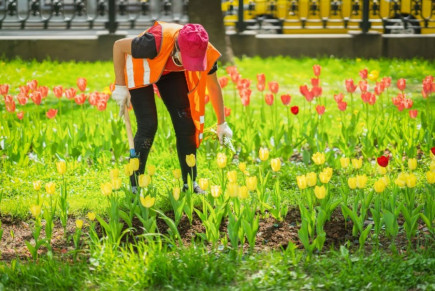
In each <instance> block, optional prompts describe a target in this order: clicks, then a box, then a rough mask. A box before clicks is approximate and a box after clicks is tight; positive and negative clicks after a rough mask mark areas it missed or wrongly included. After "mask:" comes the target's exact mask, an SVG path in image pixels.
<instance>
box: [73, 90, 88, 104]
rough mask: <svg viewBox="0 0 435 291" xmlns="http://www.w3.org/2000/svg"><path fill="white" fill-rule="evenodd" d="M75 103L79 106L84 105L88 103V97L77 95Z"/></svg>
mask: <svg viewBox="0 0 435 291" xmlns="http://www.w3.org/2000/svg"><path fill="white" fill-rule="evenodd" d="M74 101H75V102H76V103H77V104H78V105H82V104H83V103H85V101H86V95H85V94H84V93H81V94H79V95H76V96H75V97H74Z"/></svg>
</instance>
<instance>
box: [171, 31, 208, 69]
mask: <svg viewBox="0 0 435 291" xmlns="http://www.w3.org/2000/svg"><path fill="white" fill-rule="evenodd" d="M177 42H178V47H179V49H180V53H181V61H182V63H183V66H184V68H185V69H186V70H188V71H205V70H206V69H207V46H208V34H207V31H205V29H204V27H202V25H201V24H191V23H188V24H186V25H184V26H183V28H182V29H181V30H180V32H179V34H178V40H177Z"/></svg>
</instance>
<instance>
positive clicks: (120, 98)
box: [112, 85, 130, 117]
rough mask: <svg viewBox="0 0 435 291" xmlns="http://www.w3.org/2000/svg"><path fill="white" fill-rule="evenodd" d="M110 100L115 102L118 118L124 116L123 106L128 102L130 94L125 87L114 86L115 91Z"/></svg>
mask: <svg viewBox="0 0 435 291" xmlns="http://www.w3.org/2000/svg"><path fill="white" fill-rule="evenodd" d="M112 99H113V100H115V101H116V103H117V104H118V106H119V107H120V108H119V116H121V117H122V116H124V112H125V106H127V105H128V103H129V102H130V92H129V91H128V89H127V87H126V86H122V85H115V90H113V92H112Z"/></svg>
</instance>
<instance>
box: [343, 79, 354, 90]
mask: <svg viewBox="0 0 435 291" xmlns="http://www.w3.org/2000/svg"><path fill="white" fill-rule="evenodd" d="M345 84H346V91H347V92H348V93H354V92H355V90H356V88H357V87H356V85H355V84H354V83H353V80H352V79H347V80H346V81H345Z"/></svg>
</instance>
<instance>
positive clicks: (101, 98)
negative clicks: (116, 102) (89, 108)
mask: <svg viewBox="0 0 435 291" xmlns="http://www.w3.org/2000/svg"><path fill="white" fill-rule="evenodd" d="M98 96H99V97H98V98H99V100H104V101H105V102H108V101H109V99H110V95H109V94H105V93H102V92H98Z"/></svg>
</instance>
